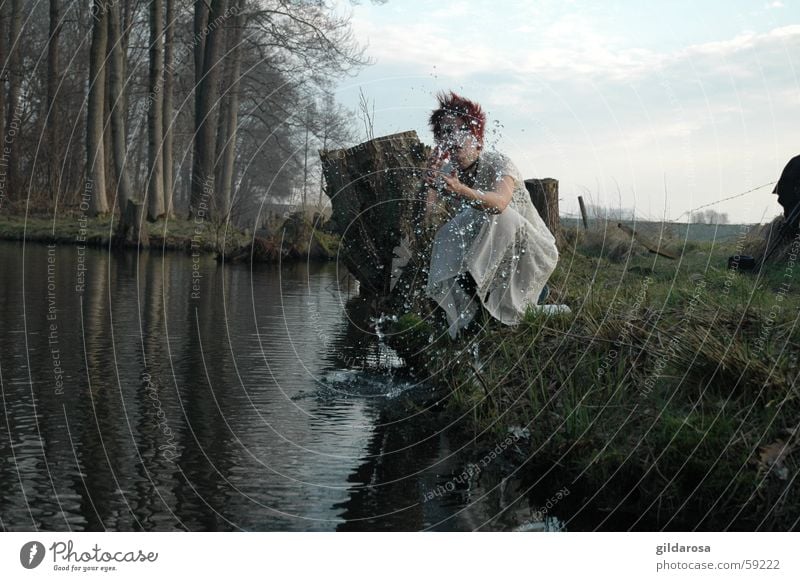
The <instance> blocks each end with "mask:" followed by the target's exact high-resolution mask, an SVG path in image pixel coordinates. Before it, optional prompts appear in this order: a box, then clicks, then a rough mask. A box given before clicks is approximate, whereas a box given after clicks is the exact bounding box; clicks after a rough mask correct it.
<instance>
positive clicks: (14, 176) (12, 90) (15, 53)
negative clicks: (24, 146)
mask: <svg viewBox="0 0 800 581" xmlns="http://www.w3.org/2000/svg"><path fill="white" fill-rule="evenodd" d="M21 30H22V1H21V0H11V17H10V22H9V30H8V67H7V69H6V71H7V73H8V75H7V76H8V101H7V107H8V109H7V110H6V127H7V128H8V127H10V126H11V125H12V124H19V122H20V117H21V115H20V113H19V108H18V107H20V106H21V105H20V102H19V92H20V88H21V86H22V70H21V68H22V51H21V50H20V44H21V40H22V39H21V37H20V32H21ZM6 143H7V144H8V149H9V152H8V157H9V159H10V160H11V161H10V162H9V164H8V182H7V183H8V189H9V191H10V192H12V193H14V194H15V195H16V196H17V197H19V192H18V189H19V185H20V184H19V165H20V164H19V160H18V159H17V157H18V153H17V152H18V151H19V143H18V139H11V140H8V141H7V142H6Z"/></svg>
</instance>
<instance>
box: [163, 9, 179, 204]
mask: <svg viewBox="0 0 800 581" xmlns="http://www.w3.org/2000/svg"><path fill="white" fill-rule="evenodd" d="M175 26H176V18H175V0H167V13H166V27H165V29H164V111H163V117H164V129H163V138H164V147H163V156H162V158H163V160H164V212H165V214H166V215H167V216H168V217H171V216H172V215H173V212H174V207H173V200H172V190H173V184H174V179H175V178H174V173H175V170H174V163H173V162H174V160H173V151H174V148H173V144H174V136H173V130H172V125H173V122H174V120H173V118H172V116H173V105H172V102H173V94H174V92H175V71H174V66H175Z"/></svg>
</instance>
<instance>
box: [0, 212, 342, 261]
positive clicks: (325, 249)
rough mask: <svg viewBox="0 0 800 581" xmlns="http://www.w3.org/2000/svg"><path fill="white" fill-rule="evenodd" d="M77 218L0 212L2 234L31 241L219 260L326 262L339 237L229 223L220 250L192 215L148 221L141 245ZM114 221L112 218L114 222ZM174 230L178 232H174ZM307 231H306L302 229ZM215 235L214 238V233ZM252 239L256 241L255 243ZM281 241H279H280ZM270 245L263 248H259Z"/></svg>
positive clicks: (102, 221) (101, 222)
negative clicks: (259, 231)
mask: <svg viewBox="0 0 800 581" xmlns="http://www.w3.org/2000/svg"><path fill="white" fill-rule="evenodd" d="M79 219H80V218H79V217H77V216H69V217H65V218H61V219H59V220H56V221H55V222H54V221H53V220H52V218H42V217H36V216H34V217H31V218H28V219H27V220H26V218H25V217H18V216H3V217H0V240H5V241H7V242H18V243H23V244H24V243H34V244H47V245H52V244H55V245H63V246H87V247H90V248H99V249H104V248H105V249H108V248H114V249H121V250H124V251H129V250H136V251H142V250H144V251H169V252H182V253H185V254H192V253H202V254H214V255H216V258H217V260H220V261H222V260H225V261H228V260H229V259H231V260H232V261H235V262H246V261H249V260H250V259H251V257H252V259H253V260H254V261H255V262H263V263H274V264H277V263H279V262H285V261H287V260H296V261H300V260H302V261H306V260H310V261H317V262H328V261H331V260H334V259H336V256H337V251H338V244H339V238H338V237H337V236H336V235H333V234H329V233H326V232H322V231H320V230H314V231H312V232H311V233H310V236H308V238H309V239H310V240H311V244H309V242H308V240H307V239H306V238H303V239H302V240H293V239H291V238H286V237H284V238H283V240H282V241H277V242H276V241H275V240H274V239H273V238H274V237H267V238H266V239H263V238H255V237H254V236H253V235H251V234H250V233H249V232H248V231H246V230H238V229H229V230H228V231H226V233H225V237H226V239H225V249H224V251H223V252H222V253H221V252H220V250H219V244H218V242H217V241H216V240H215V238H216V236H208V235H207V234H206V232H207V231H208V228H206V229H204V230H202V231H201V232H200V235H197V233H196V232H195V228H196V224H195V222H193V221H190V220H172V221H170V222H169V223H168V225H167V227H168V228H169V227H171V228H172V230H173V233H171V232H169V231H168V232H167V234H166V236H165V235H164V233H163V232H164V229H165V225H164V222H163V221H162V222H155V223H148V224H147V225H146V227H147V228H148V236H149V243H148V244H147V245H142V244H141V243H140V242H139V241H138V240H117V239H115V237H114V235H113V232H114V229H113V228H112V223H111V222H110V221H109V219H108V218H99V219H97V218H94V219H92V218H90V219H87V220H86V221H84V222H82V223H79V221H78V220H79ZM115 224H116V220H115V221H114V223H113V225H115ZM176 231H177V232H176ZM305 234H306V235H308V233H305ZM212 238H214V239H212ZM254 241H257V242H258V243H259V244H257V245H256V247H255V249H254V247H253V244H254ZM280 242H282V244H281V243H280ZM263 248H268V249H269V250H268V251H267V252H264V251H263V250H262V249H263Z"/></svg>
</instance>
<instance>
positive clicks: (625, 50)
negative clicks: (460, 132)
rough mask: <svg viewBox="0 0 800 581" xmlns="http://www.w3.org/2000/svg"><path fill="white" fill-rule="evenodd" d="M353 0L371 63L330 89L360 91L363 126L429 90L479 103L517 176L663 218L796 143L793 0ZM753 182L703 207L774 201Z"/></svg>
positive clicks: (401, 125) (416, 105)
mask: <svg viewBox="0 0 800 581" xmlns="http://www.w3.org/2000/svg"><path fill="white" fill-rule="evenodd" d="M338 10H339V11H340V12H341V13H347V14H352V22H353V29H354V34H355V36H356V38H357V39H358V40H359V41H360V42H362V43H368V45H369V46H368V49H367V54H368V55H369V56H370V57H372V58H373V59H374V60H375V64H374V65H373V66H371V67H367V68H365V69H363V70H362V71H361V72H360V73H359V74H358V75H357V76H355V77H352V78H348V79H345V80H343V81H342V82H341V84H340V86H339V90H338V94H337V98H338V100H339V101H340V102H342V103H343V104H344V105H345V106H347V107H350V108H351V109H357V108H358V101H359V90H363V91H364V93H365V94H366V96H367V97H368V98H369V99H370V100H371V101H373V102H374V106H375V126H374V131H375V135H376V136H378V135H387V134H390V133H395V132H398V131H406V130H411V129H413V130H416V131H417V133H418V134H419V135H420V138H421V139H422V140H423V141H426V142H428V143H430V142H431V140H432V136H431V134H430V131H429V130H428V128H427V125H426V118H427V115H428V113H429V112H430V110H431V109H432V108H433V107H434V106H435V98H434V95H435V93H436V92H437V91H439V90H447V89H453V90H456V91H458V92H460V93H462V94H463V95H464V96H467V97H469V98H472V99H475V100H477V101H478V102H480V103H481V104H482V105H483V106H484V109H485V110H486V111H487V113H488V116H489V128H488V130H487V142H488V145H489V146H493V147H496V148H497V149H499V150H500V151H503V152H505V153H507V154H508V155H510V156H511V158H512V159H513V160H514V161H515V163H516V164H517V166H518V167H519V168H520V170H521V171H522V173H523V175H525V177H555V178H557V179H559V181H560V192H561V198H562V202H561V209H562V212H564V213H575V212H577V196H578V195H583V196H584V198H589V199H590V200H591V201H592V202H594V203H599V204H602V205H606V206H612V207H618V206H620V205H621V206H623V207H628V208H631V207H635V208H636V211H637V214H639V215H640V216H641V217H642V218H653V219H657V218H659V217H661V216H662V215H664V216H666V217H667V218H668V219H676V218H678V217H679V216H680V215H681V214H682V213H684V212H686V211H688V210H690V209H692V208H696V207H698V206H701V205H704V204H708V203H712V202H715V201H717V200H720V199H722V198H725V197H728V196H731V195H733V194H737V193H739V192H744V191H745V190H749V189H751V188H754V187H757V186H760V185H762V184H765V183H767V182H771V181H775V180H776V179H777V177H778V175H779V174H780V171H781V169H783V166H784V165H785V163H786V162H787V161H788V160H789V158H791V157H792V156H794V155H797V154H800V114H798V113H799V111H798V110H800V80H799V79H800V77H799V76H798V75H800V2H797V1H794V2H790V1H789V0H784V1H783V2H775V1H762V2H755V1H752V2H748V1H727V2H716V1H713V2H711V1H699V0H698V1H695V2H683V1H681V2H632V1H617V2H579V1H574V2H570V1H563V0H562V1H559V2H548V1H542V2H518V1H513V2H499V1H495V2H489V1H486V2H483V1H480V2H449V1H442V2H430V1H422V0H417V1H399V0H389V1H388V2H387V3H386V4H383V5H378V6H375V5H373V4H371V3H369V2H368V1H367V0H363V1H362V3H361V4H359V5H355V6H352V5H351V4H350V3H349V2H346V1H344V0H342V1H341V3H340V4H339V8H338ZM770 191H771V187H770V188H764V189H763V190H760V191H758V192H755V193H752V194H748V195H746V196H743V197H741V198H738V199H736V200H733V201H730V202H723V203H720V204H718V205H716V206H714V208H715V209H717V210H719V211H722V212H727V213H728V215H729V217H730V219H731V221H732V222H759V221H766V220H768V219H771V218H772V217H773V216H775V215H776V214H778V213H779V212H780V211H781V208H780V206H779V205H778V204H777V201H776V197H775V196H774V195H772V194H770V193H769V192H770Z"/></svg>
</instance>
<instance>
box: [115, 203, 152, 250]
mask: <svg viewBox="0 0 800 581" xmlns="http://www.w3.org/2000/svg"><path fill="white" fill-rule="evenodd" d="M146 214H147V208H146V207H145V206H144V204H143V203H142V202H141V200H134V199H129V200H128V203H127V204H126V205H125V207H124V208H123V209H122V212H120V218H119V224H118V225H117V232H116V234H115V235H114V239H115V244H119V245H127V244H139V245H140V246H143V247H146V246H149V245H150V236H149V235H148V233H147V222H146V221H145V220H144V218H145V217H146ZM140 226H143V227H142V228H140Z"/></svg>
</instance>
